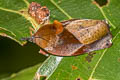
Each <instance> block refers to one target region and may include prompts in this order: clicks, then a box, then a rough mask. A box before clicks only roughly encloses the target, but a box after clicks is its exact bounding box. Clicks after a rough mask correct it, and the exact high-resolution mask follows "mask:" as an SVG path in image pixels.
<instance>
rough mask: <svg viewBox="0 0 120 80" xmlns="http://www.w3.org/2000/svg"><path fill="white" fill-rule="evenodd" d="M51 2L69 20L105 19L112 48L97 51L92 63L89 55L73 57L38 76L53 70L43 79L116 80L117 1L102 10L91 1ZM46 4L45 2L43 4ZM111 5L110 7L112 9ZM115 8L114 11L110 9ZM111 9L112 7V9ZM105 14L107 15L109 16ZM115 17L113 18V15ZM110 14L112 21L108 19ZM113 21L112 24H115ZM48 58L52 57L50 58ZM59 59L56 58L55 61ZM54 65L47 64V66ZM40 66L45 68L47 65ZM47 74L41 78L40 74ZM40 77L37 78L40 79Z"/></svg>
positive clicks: (117, 63) (117, 55)
mask: <svg viewBox="0 0 120 80" xmlns="http://www.w3.org/2000/svg"><path fill="white" fill-rule="evenodd" d="M50 2H51V3H52V4H53V5H54V6H56V7H57V8H58V9H59V10H60V11H61V12H62V13H63V14H64V15H66V17H68V19H70V18H82V19H85V18H86V19H106V20H107V21H108V22H109V23H110V25H111V28H112V34H113V45H112V47H111V48H108V49H104V50H99V51H97V52H96V53H97V54H96V55H94V57H93V58H92V61H91V62H88V61H87V60H86V57H87V56H88V54H85V55H80V56H76V57H63V58H62V61H61V62H60V63H59V65H58V66H56V65H55V66H51V65H49V67H47V68H46V71H45V69H44V68H45V67H44V66H41V67H40V69H39V75H45V74H46V73H47V71H48V72H49V70H48V69H51V67H56V68H57V69H56V68H54V70H53V72H51V74H50V73H49V75H48V74H47V75H46V77H47V78H46V79H48V80H114V79H115V80H119V79H120V77H119V76H118V75H120V73H119V70H118V69H119V68H120V64H119V62H120V61H119V60H120V55H119V53H120V52H119V48H120V46H119V45H120V42H119V35H120V34H119V33H120V32H119V30H120V29H119V27H118V26H119V23H118V21H119V20H117V19H119V14H120V13H119V12H118V11H119V9H120V6H118V5H117V4H118V2H119V1H117V0H116V1H115V0H110V2H109V4H107V5H104V6H103V7H100V6H98V4H94V1H90V0H84V1H83V0H79V1H74V0H70V1H68V0H61V1H54V0H50ZM44 3H45V2H44ZM112 5H113V6H112ZM116 5H117V7H116V8H117V9H116V8H115V9H113V7H115V6H116ZM111 6H112V7H111ZM107 11H110V12H109V14H108V13H107ZM116 12H117V13H118V14H115V13H116ZM111 14H112V17H111V16H110V15H111ZM114 19H115V20H116V21H115V20H114ZM115 28H116V29H115ZM50 57H51V56H50ZM56 58H59V57H56ZM47 62H48V63H54V62H56V61H54V62H49V61H48V60H46V63H47ZM46 63H44V64H43V65H46V66H48V63H47V64H46ZM42 70H44V72H46V73H44V74H43V71H42ZM39 77H40V76H39ZM36 80H37V79H36Z"/></svg>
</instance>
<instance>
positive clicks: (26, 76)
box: [2, 64, 41, 80]
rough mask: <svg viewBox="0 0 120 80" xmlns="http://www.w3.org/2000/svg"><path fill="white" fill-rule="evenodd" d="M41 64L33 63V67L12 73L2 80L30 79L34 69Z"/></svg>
mask: <svg viewBox="0 0 120 80" xmlns="http://www.w3.org/2000/svg"><path fill="white" fill-rule="evenodd" d="M40 65H41V64H38V65H35V66H33V67H30V68H27V69H24V70H22V71H20V72H18V73H14V74H12V75H11V76H10V77H8V78H4V79H2V80H32V79H33V77H34V74H35V72H36V70H37V69H38V67H39V66H40Z"/></svg>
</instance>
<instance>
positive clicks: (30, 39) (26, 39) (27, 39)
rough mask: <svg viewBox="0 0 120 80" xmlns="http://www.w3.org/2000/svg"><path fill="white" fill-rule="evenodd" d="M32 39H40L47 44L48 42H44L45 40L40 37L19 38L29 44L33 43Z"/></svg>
mask: <svg viewBox="0 0 120 80" xmlns="http://www.w3.org/2000/svg"><path fill="white" fill-rule="evenodd" d="M34 38H41V39H43V40H45V41H47V42H48V40H46V39H44V38H42V37H34V36H32V37H28V38H21V40H22V41H30V42H33V39H34Z"/></svg>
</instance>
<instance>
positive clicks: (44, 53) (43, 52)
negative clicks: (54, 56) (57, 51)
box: [39, 49, 49, 56]
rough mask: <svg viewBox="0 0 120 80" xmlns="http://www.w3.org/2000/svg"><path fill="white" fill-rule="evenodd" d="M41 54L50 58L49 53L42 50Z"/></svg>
mask: <svg viewBox="0 0 120 80" xmlns="http://www.w3.org/2000/svg"><path fill="white" fill-rule="evenodd" d="M39 53H40V54H43V55H45V56H49V54H47V53H46V52H45V51H43V50H42V49H40V51H39Z"/></svg>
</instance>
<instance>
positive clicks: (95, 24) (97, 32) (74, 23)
mask: <svg viewBox="0 0 120 80" xmlns="http://www.w3.org/2000/svg"><path fill="white" fill-rule="evenodd" d="M28 14H29V15H30V16H31V17H32V18H34V19H35V21H36V22H37V23H38V24H42V26H41V27H40V28H39V29H38V30H37V32H35V33H34V34H33V35H32V36H31V37H30V38H23V40H29V41H31V42H33V43H36V44H37V45H38V46H40V47H41V48H42V49H40V51H39V52H40V53H42V54H44V55H47V53H50V54H52V55H57V56H77V55H80V54H84V53H88V52H92V51H95V50H100V49H104V48H109V47H110V46H111V45H112V42H111V40H112V35H111V33H110V27H109V25H108V23H107V21H105V20H92V19H71V20H66V21H62V22H59V21H57V20H54V22H53V23H48V21H49V16H50V11H49V10H48V8H47V7H46V6H41V5H40V4H38V3H36V2H32V3H31V4H30V6H29V9H28Z"/></svg>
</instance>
